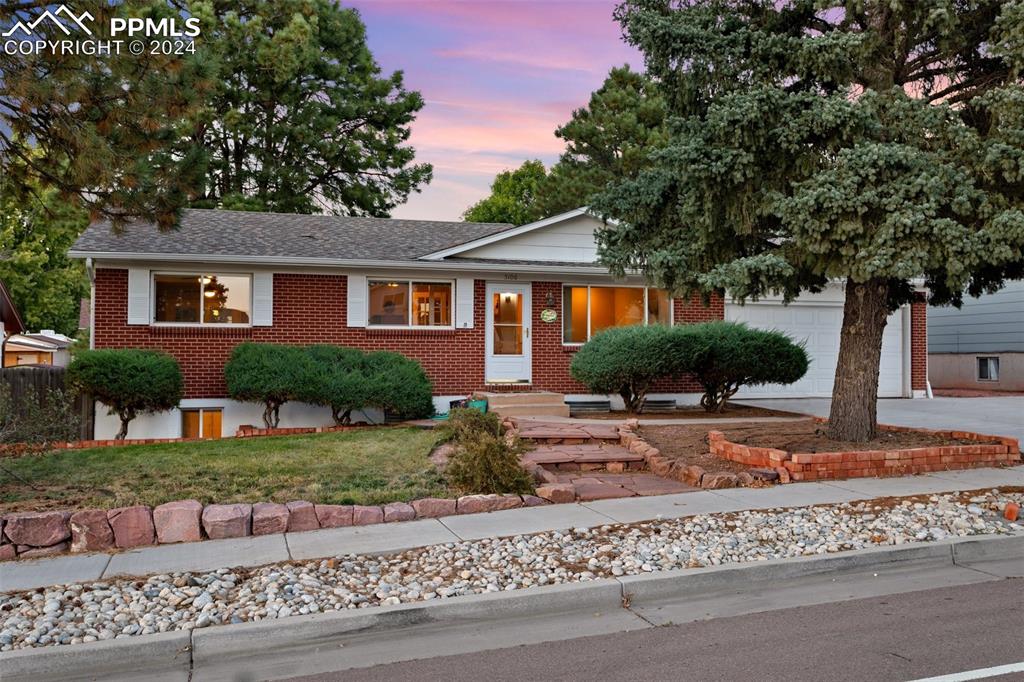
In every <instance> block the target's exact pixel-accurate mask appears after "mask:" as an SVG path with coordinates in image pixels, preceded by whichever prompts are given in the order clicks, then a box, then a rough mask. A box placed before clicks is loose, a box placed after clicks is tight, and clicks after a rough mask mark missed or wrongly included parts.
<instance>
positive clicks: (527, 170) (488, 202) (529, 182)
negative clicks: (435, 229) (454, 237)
mask: <svg viewBox="0 0 1024 682" xmlns="http://www.w3.org/2000/svg"><path fill="white" fill-rule="evenodd" d="M546 177H547V170H546V169H545V168H544V164H543V163H541V162H540V161H538V160H536V159H534V160H532V161H525V162H524V163H523V165H522V166H520V167H519V168H516V169H514V170H506V171H502V172H501V173H498V175H497V177H495V178H494V182H493V183H491V193H490V195H489V196H487V197H485V198H483V199H481V200H480V201H478V202H476V203H475V204H473V205H472V206H470V207H469V208H468V209H466V212H465V213H463V214H462V217H463V218H465V219H466V220H468V221H470V222H474V223H511V224H512V225H525V224H526V223H531V222H533V221H534V220H538V219H539V218H542V217H543V215H542V214H541V209H540V206H538V204H537V193H538V191H539V190H540V187H541V184H542V183H543V182H544V179H545V178H546Z"/></svg>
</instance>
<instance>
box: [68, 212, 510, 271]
mask: <svg viewBox="0 0 1024 682" xmlns="http://www.w3.org/2000/svg"><path fill="white" fill-rule="evenodd" d="M512 227H513V226H512V225H509V224H506V223H464V222H441V221H433V220H402V219H395V218H355V217H344V216H328V215H300V214H288V213H253V212H247V211H223V210H212V209H186V210H185V211H184V212H183V213H182V217H181V223H180V225H179V226H178V228H177V229H175V230H171V231H169V232H160V231H159V230H157V228H156V226H155V225H154V224H151V223H143V222H135V223H129V224H128V225H126V226H125V228H124V231H123V232H122V233H121V234H114V232H113V230H111V228H110V224H109V223H107V222H95V223H93V224H92V225H90V226H89V227H88V228H87V229H86V231H85V232H84V233H82V236H80V237H79V238H78V241H76V242H75V245H74V247H72V251H76V252H82V253H125V254H134V253H145V254H168V255H204V256H205V255H211V256H255V257H271V258H272V257H279V258H300V259H301V258H309V259H331V260H334V259H337V260H382V261H401V260H415V259H417V258H420V257H422V256H425V255H427V254H429V253H433V252H435V251H440V250H442V249H447V248H450V247H453V246H457V245H459V244H464V243H466V242H470V241H473V240H475V239H479V238H481V237H486V236H489V235H492V234H496V233H498V232H503V231H504V230H508V229H510V228H512Z"/></svg>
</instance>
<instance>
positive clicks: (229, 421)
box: [94, 398, 448, 440]
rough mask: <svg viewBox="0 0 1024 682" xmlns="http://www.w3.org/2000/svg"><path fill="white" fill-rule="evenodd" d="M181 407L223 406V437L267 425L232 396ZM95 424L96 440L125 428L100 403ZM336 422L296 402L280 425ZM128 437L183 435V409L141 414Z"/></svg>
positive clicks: (375, 413)
mask: <svg viewBox="0 0 1024 682" xmlns="http://www.w3.org/2000/svg"><path fill="white" fill-rule="evenodd" d="M435 402H436V401H435ZM447 404H448V403H447V402H446V403H445V406H446V408H447ZM180 407H181V408H183V409H190V408H191V409H196V408H201V407H202V408H220V409H221V410H222V411H223V413H222V415H221V436H222V437H224V438H227V437H230V436H234V435H235V432H236V431H237V430H238V427H239V426H242V425H243V424H251V425H253V426H256V427H258V428H263V406H262V405H259V404H257V403H243V402H239V401H237V400H230V399H228V398H190V399H186V400H182V401H181V405H180ZM352 421H353V422H367V421H368V422H370V423H374V424H379V423H382V422H383V421H384V415H383V413H382V412H381V411H380V410H367V411H366V413H365V414H364V413H363V412H360V411H356V412H353V413H352ZM95 424H96V426H95V436H94V437H95V438H96V440H109V439H111V438H113V437H114V436H115V435H116V434H117V432H118V430H119V429H120V428H121V422H120V420H119V419H118V418H117V415H112V414H108V413H107V408H106V407H105V406H104V405H103V404H102V403H96V421H95ZM333 425H334V420H333V419H331V411H330V410H329V409H328V408H326V407H319V406H316V405H309V404H308V403H295V402H292V403H285V404H284V405H282V406H281V421H280V423H279V424H278V426H279V427H281V428H289V427H300V426H333ZM128 438H181V410H180V409H174V410H170V411H168V412H160V413H156V414H142V415H139V416H138V417H136V418H135V419H133V420H132V422H131V423H130V424H129V425H128Z"/></svg>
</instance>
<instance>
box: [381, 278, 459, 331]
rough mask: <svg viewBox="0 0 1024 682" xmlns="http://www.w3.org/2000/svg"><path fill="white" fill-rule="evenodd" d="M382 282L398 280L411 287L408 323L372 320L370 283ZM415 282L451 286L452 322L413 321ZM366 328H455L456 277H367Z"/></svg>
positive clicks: (450, 313)
mask: <svg viewBox="0 0 1024 682" xmlns="http://www.w3.org/2000/svg"><path fill="white" fill-rule="evenodd" d="M380 282H385V283H387V282H398V283H399V284H401V283H405V284H406V285H407V286H408V287H409V296H408V299H409V300H408V303H407V305H406V311H405V319H406V320H407V322H406V324H373V323H372V322H370V318H371V317H373V312H372V311H371V310H370V285H372V284H374V283H380ZM414 284H447V285H448V286H449V287H450V291H451V295H450V296H449V297H448V319H449V320H451V324H436V325H429V324H413V323H412V287H413V285H414ZM366 328H367V329H415V330H427V331H429V330H433V329H455V280H454V279H443V278H432V277H415V278H414V277H371V276H368V277H367V278H366Z"/></svg>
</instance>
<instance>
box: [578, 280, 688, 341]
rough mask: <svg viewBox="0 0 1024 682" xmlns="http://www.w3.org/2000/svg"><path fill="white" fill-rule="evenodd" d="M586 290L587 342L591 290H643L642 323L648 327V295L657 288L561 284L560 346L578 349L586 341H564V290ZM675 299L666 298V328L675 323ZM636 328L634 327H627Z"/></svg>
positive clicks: (622, 285)
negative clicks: (584, 288)
mask: <svg viewBox="0 0 1024 682" xmlns="http://www.w3.org/2000/svg"><path fill="white" fill-rule="evenodd" d="M583 287H586V288H587V341H589V340H590V339H591V334H592V332H591V323H590V318H591V312H590V307H591V302H592V301H593V299H592V298H591V296H590V290H591V289H643V290H644V322H643V326H645V327H649V326H650V325H651V310H650V307H649V306H650V295H651V289H657V288H658V287H652V286H649V285H647V284H574V283H572V282H562V324H561V327H562V345H563V346H569V347H573V348H579V347H580V346H582V345H583V344H585V343H586V342H587V341H566V340H565V299H566V297H565V290H566V288H574V289H576V288H583ZM674 301H675V298H673V297H672V296H671V295H669V297H668V326H670V327H673V326H675V323H676V307H675V305H674V303H673V302H674ZM627 326H636V325H627Z"/></svg>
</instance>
